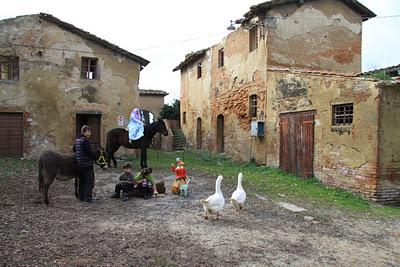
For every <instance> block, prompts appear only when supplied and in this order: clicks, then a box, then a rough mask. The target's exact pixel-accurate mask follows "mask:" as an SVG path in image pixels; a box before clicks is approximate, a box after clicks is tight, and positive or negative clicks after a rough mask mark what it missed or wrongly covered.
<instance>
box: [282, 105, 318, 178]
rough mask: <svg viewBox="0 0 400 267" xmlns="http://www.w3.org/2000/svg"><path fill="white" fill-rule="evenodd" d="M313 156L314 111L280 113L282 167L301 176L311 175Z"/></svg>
mask: <svg viewBox="0 0 400 267" xmlns="http://www.w3.org/2000/svg"><path fill="white" fill-rule="evenodd" d="M313 158H314V112H297V113H289V114H282V115H280V149H279V166H280V168H281V169H282V170H284V171H286V172H289V173H292V174H295V175H297V176H300V177H311V176H313V174H314V173H313Z"/></svg>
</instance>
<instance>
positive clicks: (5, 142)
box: [0, 113, 24, 157]
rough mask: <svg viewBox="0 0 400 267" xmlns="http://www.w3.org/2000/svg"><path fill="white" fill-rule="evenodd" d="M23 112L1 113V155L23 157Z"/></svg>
mask: <svg viewBox="0 0 400 267" xmlns="http://www.w3.org/2000/svg"><path fill="white" fill-rule="evenodd" d="M23 148H24V146H23V115H22V113H0V156H5V157H23V154H24V150H23Z"/></svg>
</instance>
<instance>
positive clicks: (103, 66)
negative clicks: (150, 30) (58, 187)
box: [0, 13, 149, 156]
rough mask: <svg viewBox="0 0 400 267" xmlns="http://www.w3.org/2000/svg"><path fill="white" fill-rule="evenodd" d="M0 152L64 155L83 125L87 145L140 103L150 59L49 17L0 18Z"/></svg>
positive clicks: (98, 139)
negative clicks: (88, 132)
mask: <svg viewBox="0 0 400 267" xmlns="http://www.w3.org/2000/svg"><path fill="white" fill-rule="evenodd" d="M0 32H1V35H0V72H1V78H0V122H1V125H0V155H6V156H7V155H14V156H31V155H37V154H38V153H40V152H41V151H42V150H44V149H56V150H59V151H65V152H66V151H70V148H71V144H72V143H73V141H74V139H75V137H76V135H77V134H78V133H79V131H80V128H81V126H82V125H83V124H89V125H90V126H92V129H93V136H92V138H91V139H92V140H91V141H92V142H93V143H101V144H103V145H104V144H105V137H106V133H107V131H108V130H109V129H111V128H114V127H118V126H119V125H118V124H119V123H121V121H123V120H121V119H119V118H122V117H123V116H124V117H126V116H129V114H130V111H131V110H132V108H133V107H134V106H139V90H138V83H139V75H140V71H141V70H142V69H143V67H145V66H146V65H147V64H148V63H149V61H147V60H146V59H144V58H141V57H139V56H137V55H134V54H132V53H130V52H128V51H126V50H124V49H122V48H119V47H118V46H116V45H113V44H111V43H109V42H107V41H105V40H103V39H100V38H99V37H97V36H95V35H93V34H90V33H88V32H86V31H84V30H81V29H78V28H77V27H75V26H73V25H71V24H69V23H66V22H63V21H61V20H59V19H57V18H55V17H53V16H52V15H49V14H43V13H40V14H37V15H28V16H20V17H16V18H11V19H6V20H2V21H0Z"/></svg>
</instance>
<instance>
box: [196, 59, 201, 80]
mask: <svg viewBox="0 0 400 267" xmlns="http://www.w3.org/2000/svg"><path fill="white" fill-rule="evenodd" d="M196 66H197V67H196V69H197V79H200V78H201V75H202V65H201V62H200V63H197V65H196Z"/></svg>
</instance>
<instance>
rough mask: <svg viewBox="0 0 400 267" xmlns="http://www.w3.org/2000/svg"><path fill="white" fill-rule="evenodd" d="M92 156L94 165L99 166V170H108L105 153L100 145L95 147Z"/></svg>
mask: <svg viewBox="0 0 400 267" xmlns="http://www.w3.org/2000/svg"><path fill="white" fill-rule="evenodd" d="M93 156H94V158H95V162H96V164H97V165H99V166H100V168H102V169H103V170H105V169H107V168H108V165H107V153H106V151H105V150H104V148H103V147H102V146H101V145H96V149H95V150H94V151H93Z"/></svg>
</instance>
